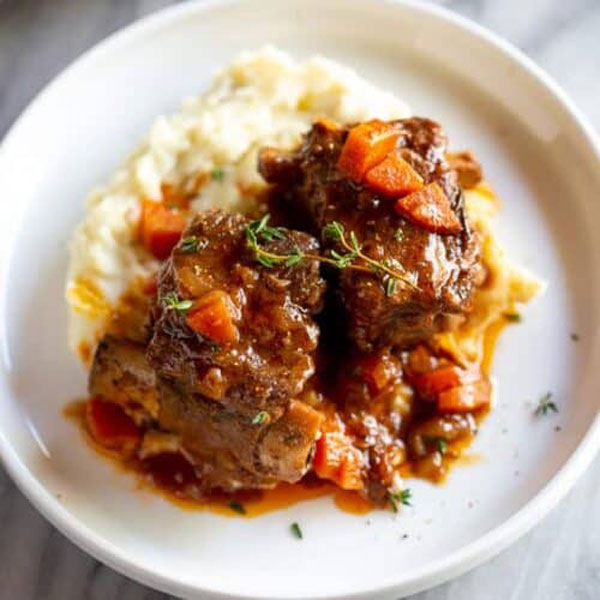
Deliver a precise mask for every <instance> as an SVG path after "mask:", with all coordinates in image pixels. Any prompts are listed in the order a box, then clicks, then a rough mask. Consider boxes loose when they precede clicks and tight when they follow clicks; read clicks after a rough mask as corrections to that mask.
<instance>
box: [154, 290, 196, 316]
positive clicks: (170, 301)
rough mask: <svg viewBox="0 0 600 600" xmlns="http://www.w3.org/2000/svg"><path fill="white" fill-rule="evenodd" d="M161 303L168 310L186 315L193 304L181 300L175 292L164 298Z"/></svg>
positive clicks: (189, 301)
mask: <svg viewBox="0 0 600 600" xmlns="http://www.w3.org/2000/svg"><path fill="white" fill-rule="evenodd" d="M161 302H162V305H163V306H164V307H165V309H166V310H177V311H179V312H182V313H186V312H187V311H188V310H189V309H190V308H192V304H193V302H192V301H191V300H180V299H179V297H178V296H177V294H176V293H175V292H169V293H168V294H167V295H166V296H163V297H162V298H161Z"/></svg>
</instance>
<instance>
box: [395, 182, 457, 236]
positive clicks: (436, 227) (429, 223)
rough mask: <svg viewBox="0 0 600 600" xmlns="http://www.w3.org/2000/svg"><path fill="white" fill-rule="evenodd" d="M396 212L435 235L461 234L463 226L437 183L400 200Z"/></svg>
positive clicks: (397, 202) (397, 201)
mask: <svg viewBox="0 0 600 600" xmlns="http://www.w3.org/2000/svg"><path fill="white" fill-rule="evenodd" d="M395 208H396V212H397V213H398V214H400V215H402V216H403V217H406V218H407V219H409V220H410V221H412V222H413V223H415V224H416V225H419V227H422V228H423V229H427V230H428V231H432V232H434V233H443V234H448V233H451V234H456V233H460V231H461V229H462V225H461V224H460V221H459V220H458V217H457V216H456V215H455V214H454V211H453V210H452V207H451V206H450V200H448V197H447V196H446V194H445V193H444V190H442V188H441V187H440V186H439V185H438V184H437V183H430V184H428V185H426V186H425V187H422V188H421V189H420V190H418V191H416V192H413V193H412V194H409V195H408V196H404V197H402V198H398V200H396V206H395Z"/></svg>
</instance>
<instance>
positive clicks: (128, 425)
mask: <svg viewBox="0 0 600 600" xmlns="http://www.w3.org/2000/svg"><path fill="white" fill-rule="evenodd" d="M85 418H86V423H87V427H88V430H89V432H90V433H91V435H92V437H93V438H94V439H95V440H96V441H97V442H98V443H99V444H100V445H101V446H104V447H105V448H109V449H111V450H118V451H120V452H124V453H127V454H130V453H132V452H133V451H134V450H135V449H136V448H137V446H138V445H139V443H140V441H141V439H142V434H141V431H140V429H139V428H138V426H137V425H136V424H135V422H134V420H133V419H132V418H131V417H130V416H129V415H127V413H126V412H125V411H124V410H123V409H122V408H121V407H120V406H119V405H118V404H115V403H114V402H106V401H105V400H101V399H100V398H90V400H88V401H87V402H86V405H85Z"/></svg>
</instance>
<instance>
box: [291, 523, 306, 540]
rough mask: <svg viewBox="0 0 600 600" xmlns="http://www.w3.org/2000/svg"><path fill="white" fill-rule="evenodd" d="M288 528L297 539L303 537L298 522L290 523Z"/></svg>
mask: <svg viewBox="0 0 600 600" xmlns="http://www.w3.org/2000/svg"><path fill="white" fill-rule="evenodd" d="M290 529H291V531H292V535H293V536H294V537H296V538H298V539H299V540H301V539H302V538H303V535H302V529H300V525H298V523H292V524H291V525H290Z"/></svg>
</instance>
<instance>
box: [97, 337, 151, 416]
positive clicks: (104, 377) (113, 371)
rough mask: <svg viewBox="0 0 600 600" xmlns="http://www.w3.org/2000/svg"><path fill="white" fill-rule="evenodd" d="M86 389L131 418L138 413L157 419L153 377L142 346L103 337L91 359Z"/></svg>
mask: <svg viewBox="0 0 600 600" xmlns="http://www.w3.org/2000/svg"><path fill="white" fill-rule="evenodd" d="M88 387H89V392H90V395H92V396H98V397H101V398H104V399H105V400H109V401H111V402H115V403H117V404H120V405H121V406H122V407H123V408H124V409H125V410H126V411H127V412H129V413H130V414H133V415H134V416H136V415H140V414H141V413H142V412H143V413H145V415H147V416H149V417H152V418H154V417H156V416H157V415H158V393H157V391H156V377H155V375H154V370H153V369H152V368H151V367H150V365H149V364H148V361H147V360H146V355H145V347H144V345H141V344H138V343H135V342H132V341H130V340H127V339H124V338H116V337H113V336H111V335H106V336H104V338H102V340H101V341H100V343H99V344H98V348H97V349H96V353H95V355H94V362H93V364H92V370H91V372H90V378H89V386H88ZM140 408H141V409H143V411H140V410H139V409H140Z"/></svg>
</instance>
